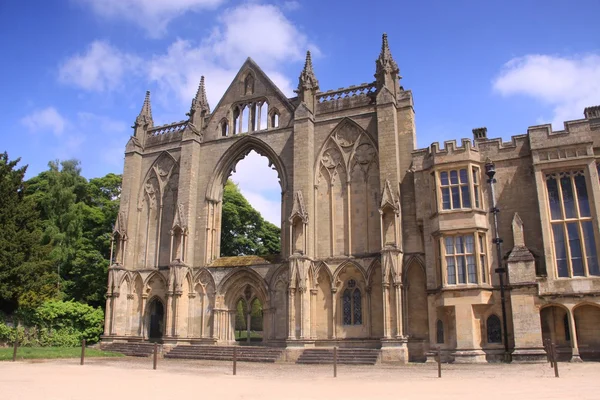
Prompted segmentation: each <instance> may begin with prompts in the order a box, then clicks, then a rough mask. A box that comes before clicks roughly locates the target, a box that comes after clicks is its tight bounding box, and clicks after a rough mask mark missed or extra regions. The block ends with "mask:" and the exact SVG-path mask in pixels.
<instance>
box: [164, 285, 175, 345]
mask: <svg viewBox="0 0 600 400" xmlns="http://www.w3.org/2000/svg"><path fill="white" fill-rule="evenodd" d="M172 311H173V292H167V309H166V310H165V322H166V323H165V336H167V337H170V336H172V335H173V316H172V314H173V313H172Z"/></svg>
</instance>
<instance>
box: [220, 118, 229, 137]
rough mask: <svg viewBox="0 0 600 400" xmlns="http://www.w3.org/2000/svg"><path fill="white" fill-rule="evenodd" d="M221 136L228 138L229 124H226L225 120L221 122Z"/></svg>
mask: <svg viewBox="0 0 600 400" xmlns="http://www.w3.org/2000/svg"><path fill="white" fill-rule="evenodd" d="M221 136H223V137H227V136H229V123H228V122H227V120H223V121H221Z"/></svg>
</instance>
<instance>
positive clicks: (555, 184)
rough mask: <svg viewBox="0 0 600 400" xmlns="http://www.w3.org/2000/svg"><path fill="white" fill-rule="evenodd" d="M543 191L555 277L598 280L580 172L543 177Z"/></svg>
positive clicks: (594, 245)
mask: <svg viewBox="0 0 600 400" xmlns="http://www.w3.org/2000/svg"><path fill="white" fill-rule="evenodd" d="M546 191H547V194H548V211H549V214H550V224H551V226H552V237H553V243H554V258H555V262H556V269H557V275H558V277H559V278H569V277H574V276H590V275H592V276H600V265H599V263H598V253H597V249H596V238H595V235H596V234H597V233H595V232H594V227H593V221H592V213H591V207H590V202H589V198H588V190H587V185H586V179H585V174H584V171H583V170H575V171H567V172H557V173H550V174H546Z"/></svg>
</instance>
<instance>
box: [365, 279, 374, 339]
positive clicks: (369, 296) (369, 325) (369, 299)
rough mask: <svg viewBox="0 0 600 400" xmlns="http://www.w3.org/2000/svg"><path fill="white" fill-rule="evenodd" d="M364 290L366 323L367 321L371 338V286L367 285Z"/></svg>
mask: <svg viewBox="0 0 600 400" xmlns="http://www.w3.org/2000/svg"><path fill="white" fill-rule="evenodd" d="M365 292H367V310H366V311H367V312H366V316H367V318H366V323H367V329H368V335H369V338H371V337H372V336H373V323H372V316H371V292H372V288H371V286H367V288H366V290H365Z"/></svg>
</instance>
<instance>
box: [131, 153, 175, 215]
mask: <svg viewBox="0 0 600 400" xmlns="http://www.w3.org/2000/svg"><path fill="white" fill-rule="evenodd" d="M161 163H165V164H167V165H168V164H169V163H172V165H171V167H170V168H169V171H164V170H162V166H161ZM178 167H179V162H178V160H177V159H176V158H175V157H174V156H173V155H172V154H171V153H169V152H168V151H163V152H162V153H160V154H159V155H158V157H156V159H155V160H154V161H153V162H152V165H150V168H148V171H147V172H146V175H145V176H144V179H143V180H142V186H141V187H140V188H139V192H138V208H139V207H140V206H141V204H142V202H143V200H144V194H145V193H144V188H145V183H146V182H148V180H149V179H150V178H152V177H155V178H156V179H157V180H158V182H160V181H161V180H160V179H159V175H160V174H159V172H158V171H159V170H162V171H163V172H166V175H163V176H167V177H168V178H169V177H170V175H171V172H172V171H174V170H175V168H178ZM165 181H166V182H168V179H166V180H165ZM165 185H166V184H165ZM163 189H164V187H163V186H161V185H159V187H158V198H159V199H162V196H163V192H162V191H163Z"/></svg>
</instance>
